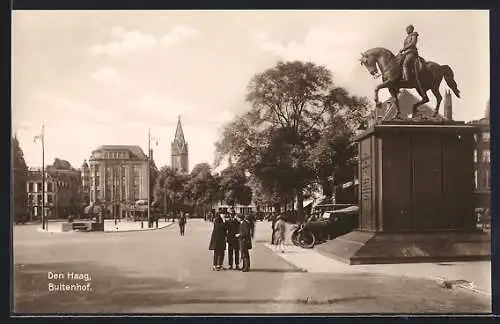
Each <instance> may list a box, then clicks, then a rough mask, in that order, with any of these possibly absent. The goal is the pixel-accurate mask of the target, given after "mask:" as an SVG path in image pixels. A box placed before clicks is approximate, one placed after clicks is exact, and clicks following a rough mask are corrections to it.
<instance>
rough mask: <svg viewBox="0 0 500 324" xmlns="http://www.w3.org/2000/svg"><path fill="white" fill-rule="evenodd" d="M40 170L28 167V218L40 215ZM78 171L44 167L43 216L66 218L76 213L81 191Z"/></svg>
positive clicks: (41, 192) (41, 184) (39, 216)
mask: <svg viewBox="0 0 500 324" xmlns="http://www.w3.org/2000/svg"><path fill="white" fill-rule="evenodd" d="M42 178H43V177H42V170H41V168H29V169H28V178H27V183H26V190H27V193H28V204H27V205H28V214H29V219H30V220H36V219H40V218H41V216H42V199H43V198H42V195H43V190H42V186H43V185H44V184H43V183H42V181H43V180H42ZM80 178H81V175H80V171H79V170H75V169H69V170H67V169H57V168H54V167H50V166H49V167H47V168H46V169H45V216H46V217H47V218H66V217H68V216H69V215H74V216H76V215H77V214H78V207H79V206H78V203H79V199H78V196H79V195H80V191H81V183H80Z"/></svg>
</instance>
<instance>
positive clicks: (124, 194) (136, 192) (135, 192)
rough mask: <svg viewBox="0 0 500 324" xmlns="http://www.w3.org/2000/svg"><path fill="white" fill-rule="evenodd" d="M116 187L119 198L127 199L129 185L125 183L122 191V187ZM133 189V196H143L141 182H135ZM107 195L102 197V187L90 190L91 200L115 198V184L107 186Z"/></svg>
mask: <svg viewBox="0 0 500 324" xmlns="http://www.w3.org/2000/svg"><path fill="white" fill-rule="evenodd" d="M114 189H116V191H115V195H116V197H117V198H119V199H127V197H128V191H127V186H126V185H125V184H123V185H122V188H121V192H120V187H119V186H118V187H115V188H114ZM132 191H133V198H134V199H136V200H137V199H140V198H141V190H140V186H139V184H138V183H137V184H134V186H133V187H132ZM94 193H95V196H94ZM105 193H106V195H105V197H102V195H101V190H100V189H96V190H95V191H94V190H91V191H90V200H91V201H96V198H97V199H103V198H104V199H105V200H109V199H112V198H113V186H112V185H108V186H106V192H105Z"/></svg>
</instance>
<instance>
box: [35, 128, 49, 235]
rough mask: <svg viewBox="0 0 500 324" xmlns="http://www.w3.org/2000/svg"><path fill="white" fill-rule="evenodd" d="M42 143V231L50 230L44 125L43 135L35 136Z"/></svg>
mask: <svg viewBox="0 0 500 324" xmlns="http://www.w3.org/2000/svg"><path fill="white" fill-rule="evenodd" d="M36 140H40V142H41V143H42V229H44V230H49V224H48V222H47V224H45V221H46V220H45V125H44V124H42V133H41V134H40V135H37V136H35V142H36Z"/></svg>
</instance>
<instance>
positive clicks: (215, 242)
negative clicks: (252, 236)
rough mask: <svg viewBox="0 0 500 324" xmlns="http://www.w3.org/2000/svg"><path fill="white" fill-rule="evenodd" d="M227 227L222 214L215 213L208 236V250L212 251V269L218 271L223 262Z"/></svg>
mask: <svg viewBox="0 0 500 324" xmlns="http://www.w3.org/2000/svg"><path fill="white" fill-rule="evenodd" d="M226 237H227V227H226V222H225V221H224V218H223V216H221V215H220V214H216V215H215V218H214V227H213V230H212V236H211V237H210V244H209V246H208V250H209V251H214V261H213V270H217V271H220V270H221V269H223V268H222V264H223V262H224V254H225V251H226Z"/></svg>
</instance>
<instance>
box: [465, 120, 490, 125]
mask: <svg viewBox="0 0 500 324" xmlns="http://www.w3.org/2000/svg"><path fill="white" fill-rule="evenodd" d="M467 124H471V125H488V126H489V125H490V119H489V118H481V119H475V120H471V121H469V122H467Z"/></svg>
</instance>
